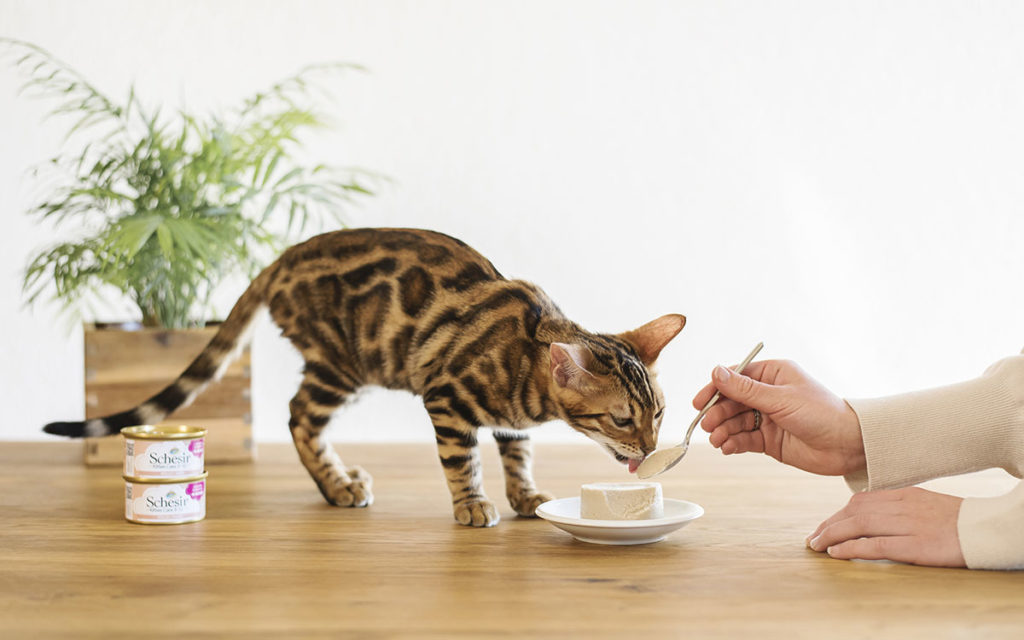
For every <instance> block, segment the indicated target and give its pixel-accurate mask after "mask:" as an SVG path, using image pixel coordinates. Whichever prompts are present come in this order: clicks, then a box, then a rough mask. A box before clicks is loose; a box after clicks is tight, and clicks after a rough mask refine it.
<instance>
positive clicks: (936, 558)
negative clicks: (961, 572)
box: [807, 487, 967, 567]
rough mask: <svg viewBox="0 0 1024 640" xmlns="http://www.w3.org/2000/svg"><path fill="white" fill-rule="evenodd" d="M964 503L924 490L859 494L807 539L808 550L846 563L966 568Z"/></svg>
mask: <svg viewBox="0 0 1024 640" xmlns="http://www.w3.org/2000/svg"><path fill="white" fill-rule="evenodd" d="M961 502H963V498H957V497H956V496H947V495H946V494H944V493H935V492H934V491H928V490H926V489H921V488H919V487H910V488H908V489H896V490H893V491H866V492H864V493H855V494H853V497H852V498H850V502H848V503H847V504H846V506H845V507H843V508H842V509H840V510H839V511H837V512H836V513H835V515H833V516H832V517H831V518H829V519H828V520H826V521H824V522H822V523H821V524H819V525H818V528H817V529H815V530H814V533H812V534H811V535H809V536H807V546H808V547H809V548H811V549H813V550H814V551H826V552H828V555H830V556H832V557H833V558H840V559H843V560H852V559H854V558H860V559H862V560H895V561H896V562H908V563H910V564H921V565H926V566H930V567H964V566H967V563H966V562H965V561H964V554H963V552H961V551H960V537H959V535H957V528H956V523H957V518H958V517H959V515H960V503H961Z"/></svg>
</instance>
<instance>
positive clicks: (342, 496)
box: [288, 364, 373, 507]
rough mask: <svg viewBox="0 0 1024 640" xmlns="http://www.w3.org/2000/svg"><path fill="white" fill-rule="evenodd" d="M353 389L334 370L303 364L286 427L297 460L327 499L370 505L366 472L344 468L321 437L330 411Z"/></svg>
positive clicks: (369, 481) (349, 504)
mask: <svg viewBox="0 0 1024 640" xmlns="http://www.w3.org/2000/svg"><path fill="white" fill-rule="evenodd" d="M318 372H319V373H318ZM325 378H326V379H325ZM354 390H355V389H354V388H353V387H352V386H351V385H349V384H346V383H345V382H343V381H342V379H341V378H339V376H337V375H336V373H335V372H329V371H328V370H327V369H325V368H323V367H311V366H310V364H307V366H306V375H305V376H304V377H303V380H302V385H301V386H300V387H299V391H298V393H296V394H295V397H294V398H292V401H291V403H290V405H289V408H290V409H291V420H290V421H289V423H288V426H289V428H290V429H291V432H292V440H293V441H294V442H295V449H296V451H298V453H299V459H300V460H302V464H303V465H305V467H306V470H307V471H309V475H310V476H312V477H313V480H314V481H315V482H316V486H317V487H318V488H319V489H320V493H322V494H323V496H324V498H325V499H326V500H327V502H329V503H331V504H333V505H335V506H339V507H366V506H369V505H371V504H373V493H371V491H370V489H371V487H372V486H373V479H372V478H371V477H370V474H368V473H366V472H365V471H364V470H363V469H362V468H360V467H348V468H346V467H345V466H344V465H343V464H342V462H341V458H339V457H338V454H337V453H336V452H335V451H334V447H333V446H331V443H330V442H329V441H328V440H327V438H326V437H325V436H324V429H325V427H327V423H328V422H330V419H331V414H332V413H334V411H335V410H336V409H337V408H338V407H340V406H341V405H342V404H344V403H345V401H346V399H347V398H348V397H349V396H350V395H351V394H352V393H353V391H354Z"/></svg>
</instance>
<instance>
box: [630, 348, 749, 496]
mask: <svg viewBox="0 0 1024 640" xmlns="http://www.w3.org/2000/svg"><path fill="white" fill-rule="evenodd" d="M762 347H764V343H763V342H758V343H757V346H756V347H754V350H753V351H751V352H750V355H748V356H747V357H746V358H744V359H743V362H741V363H739V364H738V365H737V366H736V368H734V369H733V371H735V372H736V373H743V370H744V369H746V368H747V365H748V364H750V361H751V360H753V359H754V356H756V355H757V354H758V352H760V351H761V348H762ZM721 395H722V394H721V393H720V392H718V391H716V392H715V395H713V396H711V399H710V400H708V403H707V404H706V405H704V408H703V409H701V410H700V413H698V414H697V417H696V418H694V419H693V422H691V423H690V428H689V429H687V430H686V438H684V439H683V441H682V442H681V443H679V444H678V445H676V446H674V447H669V448H668V449H659V450H658V451H655V452H654V453H652V454H651V455H649V456H647V459H646V460H644V461H643V462H641V463H640V466H639V467H637V468H636V477H638V478H640V479H641V480H645V479H647V478H653V477H654V476H656V475H658V474H661V473H665V472H666V471H668V470H669V469H671V468H672V467H674V466H676V465H677V464H678V463H679V461H680V460H682V459H683V456H685V455H686V450H687V449H689V448H690V436H692V435H693V429H694V427H696V426H697V423H698V422H700V419H701V418H703V417H704V414H705V413H707V412H708V409H710V408H711V407H712V406H714V404H715V403H716V402H718V398H719V397H721Z"/></svg>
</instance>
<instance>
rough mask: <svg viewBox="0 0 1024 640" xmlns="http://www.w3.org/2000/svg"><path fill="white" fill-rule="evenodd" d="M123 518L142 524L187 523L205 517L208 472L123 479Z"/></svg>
mask: <svg viewBox="0 0 1024 640" xmlns="http://www.w3.org/2000/svg"><path fill="white" fill-rule="evenodd" d="M124 517H125V519H127V520H128V521H129V522H137V523H139V524H184V523H186V522H198V521H199V520H202V519H203V518H205V517H206V473H205V472H203V473H201V474H199V475H197V476H194V477H192V478H175V479H173V480H170V479H166V478H161V479H152V478H132V477H129V476H125V478H124Z"/></svg>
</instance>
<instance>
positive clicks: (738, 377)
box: [711, 365, 776, 411]
mask: <svg viewBox="0 0 1024 640" xmlns="http://www.w3.org/2000/svg"><path fill="white" fill-rule="evenodd" d="M711 376H712V378H713V380H714V383H715V387H716V388H717V389H718V390H719V391H721V392H722V395H723V396H725V397H727V398H729V399H730V400H735V401H737V402H742V403H743V404H745V405H747V406H748V407H753V408H755V409H760V410H762V411H768V410H769V409H770V407H769V406H768V405H769V404H770V403H771V400H772V398H773V396H774V395H775V392H776V389H774V388H773V387H772V386H771V385H769V384H764V383H763V382H758V381H757V380H754V379H753V378H748V377H747V376H745V375H743V374H741V373H736V372H735V371H732V370H731V369H728V368H726V367H723V366H722V365H718V366H717V367H715V370H714V371H713V372H712V373H711Z"/></svg>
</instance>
